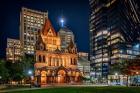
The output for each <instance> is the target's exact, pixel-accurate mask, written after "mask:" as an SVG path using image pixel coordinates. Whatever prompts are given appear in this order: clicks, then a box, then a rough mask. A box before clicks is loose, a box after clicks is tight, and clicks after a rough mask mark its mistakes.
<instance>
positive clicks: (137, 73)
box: [136, 72, 139, 83]
mask: <svg viewBox="0 0 140 93" xmlns="http://www.w3.org/2000/svg"><path fill="white" fill-rule="evenodd" d="M136 75H137V83H138V80H139V79H138V78H139V76H138V75H139V72H136Z"/></svg>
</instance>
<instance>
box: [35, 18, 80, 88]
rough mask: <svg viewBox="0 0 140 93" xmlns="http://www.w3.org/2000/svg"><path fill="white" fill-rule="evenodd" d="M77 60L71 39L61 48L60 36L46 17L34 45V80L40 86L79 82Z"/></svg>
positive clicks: (75, 48)
mask: <svg viewBox="0 0 140 93" xmlns="http://www.w3.org/2000/svg"><path fill="white" fill-rule="evenodd" d="M77 60H78V55H77V47H76V45H75V43H74V42H73V41H71V42H70V43H69V45H68V47H67V48H65V49H64V50H62V49H61V38H60V36H59V35H58V34H57V33H56V32H55V29H54V28H53V26H52V24H51V22H50V21H49V19H47V20H46V22H45V25H44V27H43V29H42V30H41V32H40V35H39V39H38V41H37V45H36V63H35V65H34V66H35V82H37V84H38V85H40V86H47V85H48V84H66V83H80V82H81V78H82V74H81V72H80V70H79V69H78V68H77Z"/></svg>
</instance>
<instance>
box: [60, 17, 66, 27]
mask: <svg viewBox="0 0 140 93" xmlns="http://www.w3.org/2000/svg"><path fill="white" fill-rule="evenodd" d="M64 22H65V21H64V18H61V19H60V23H61V27H63V26H64Z"/></svg>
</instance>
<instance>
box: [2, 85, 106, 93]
mask: <svg viewBox="0 0 140 93" xmlns="http://www.w3.org/2000/svg"><path fill="white" fill-rule="evenodd" d="M96 86H98V87H102V86H108V85H101V84H100V85H63V84H62V85H60V84H59V85H47V86H46V87H41V88H19V89H18V88H17V89H7V90H0V93H5V92H13V91H24V90H36V89H47V88H56V87H58V88H59V87H96Z"/></svg>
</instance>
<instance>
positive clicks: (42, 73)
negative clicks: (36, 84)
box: [41, 71, 47, 85]
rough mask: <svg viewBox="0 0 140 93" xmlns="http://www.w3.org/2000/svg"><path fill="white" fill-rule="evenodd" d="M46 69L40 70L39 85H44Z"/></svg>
mask: <svg viewBox="0 0 140 93" xmlns="http://www.w3.org/2000/svg"><path fill="white" fill-rule="evenodd" d="M46 83H47V82H46V71H42V72H41V85H46Z"/></svg>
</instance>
